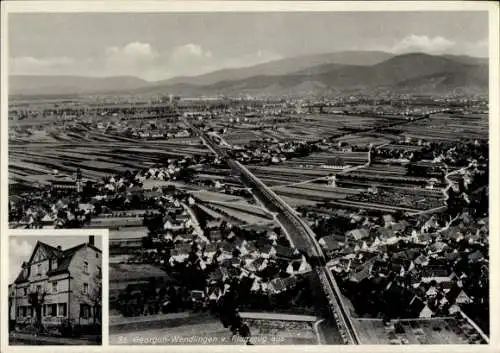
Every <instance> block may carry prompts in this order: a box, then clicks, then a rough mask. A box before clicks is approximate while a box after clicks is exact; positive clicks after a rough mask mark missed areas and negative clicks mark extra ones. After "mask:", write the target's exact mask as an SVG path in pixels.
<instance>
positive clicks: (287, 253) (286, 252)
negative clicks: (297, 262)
mask: <svg viewBox="0 0 500 353" xmlns="http://www.w3.org/2000/svg"><path fill="white" fill-rule="evenodd" d="M274 248H275V249H276V256H277V257H282V258H286V259H294V258H297V255H296V254H295V249H293V248H290V247H288V246H283V245H279V244H278V245H275V246H274Z"/></svg>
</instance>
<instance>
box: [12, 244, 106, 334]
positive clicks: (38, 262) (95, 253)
mask: <svg viewBox="0 0 500 353" xmlns="http://www.w3.org/2000/svg"><path fill="white" fill-rule="evenodd" d="M101 266H102V251H101V250H100V249H99V248H97V247H96V246H95V245H94V236H90V237H89V240H88V242H85V243H82V244H80V245H77V246H74V247H72V248H69V249H65V250H63V249H62V248H61V247H60V246H58V247H54V246H51V245H49V244H46V243H44V242H41V241H38V242H37V243H36V245H35V247H34V249H33V252H32V253H31V256H30V258H29V259H28V260H27V261H25V262H23V265H22V268H21V270H20V272H19V275H18V276H17V278H16V279H15V281H14V283H13V284H12V286H11V288H12V290H13V291H15V320H16V321H17V322H19V321H25V320H26V319H28V318H31V319H34V318H35V317H36V315H37V311H38V310H37V309H39V310H40V315H41V321H42V324H44V325H46V326H51V325H59V324H60V323H61V322H62V321H63V320H67V319H70V320H73V321H74V322H75V323H79V324H80V325H90V324H93V323H94V322H96V323H99V324H100V322H101V305H100V303H101V302H102V267H101ZM32 296H36V297H37V298H38V300H39V301H40V305H41V307H38V308H36V307H34V305H32V302H33V301H32V300H30V299H31V297H32Z"/></svg>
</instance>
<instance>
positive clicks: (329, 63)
mask: <svg viewBox="0 0 500 353" xmlns="http://www.w3.org/2000/svg"><path fill="white" fill-rule="evenodd" d="M376 89H386V90H391V91H395V92H407V93H428V94H442V93H449V92H462V93H487V92H488V59H485V58H475V57H469V56H455V55H441V56H436V55H429V54H424V53H410V54H403V55H397V56H395V55H393V54H390V53H386V52H380V51H348V52H338V53H330V54H319V55H307V56H300V57H294V58H287V59H282V60H276V61H272V62H268V63H264V64H260V65H256V66H252V67H244V68H237V69H224V70H219V71H215V72H211V73H208V74H204V75H199V76H193V77H174V78H171V79H167V80H162V81H156V82H148V81H145V80H142V79H139V78H136V77H130V76H119V77H107V78H93V77H79V76H22V75H20V76H17V75H11V76H10V77H9V91H10V92H9V93H10V95H12V96H31V95H53V96H54V95H88V94H99V93H100V94H103V93H114V94H117V93H136V94H174V95H180V96H202V95H205V96H214V95H226V96H234V95H245V94H249V95H253V96H287V95H293V96H308V95H328V94H336V93H339V92H346V91H358V92H365V93H367V92H370V91H373V90H376Z"/></svg>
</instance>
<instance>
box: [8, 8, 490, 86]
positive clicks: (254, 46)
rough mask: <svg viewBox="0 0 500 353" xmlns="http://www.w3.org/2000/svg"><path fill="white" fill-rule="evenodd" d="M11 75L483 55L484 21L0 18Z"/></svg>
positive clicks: (285, 16) (465, 17)
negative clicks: (333, 57) (321, 58)
mask: <svg viewBox="0 0 500 353" xmlns="http://www.w3.org/2000/svg"><path fill="white" fill-rule="evenodd" d="M8 21H9V23H8V30H9V34H8V38H9V58H10V60H9V72H10V74H34V75H79V76H118V75H126V76H137V77H140V78H143V79H146V80H149V81H157V80H161V79H166V78H170V77H175V76H195V75H199V74H203V73H207V72H211V71H215V70H219V69H223V68H234V67H244V66H252V65H256V64H259V63H263V62H268V61H272V60H278V59H281V58H286V57H294V56H299V55H307V54H317V53H330V52H336V51H343V50H383V51H388V52H392V53H395V54H399V53H407V52H426V53H429V54H442V53H446V54H465V55H471V56H478V57H487V55H488V14H487V12H478V11H477V12H463V11H462V12H377V13H374V12H371V13H369V12H329V13H328V12H316V13H311V12H288V13H287V12H281V13H277V12H274V13H248V12H247V13H236V12H233V13H228V12H226V13H150V14H148V13H135V14H131V13H73V14H71V13H38V14H10V15H9V18H8Z"/></svg>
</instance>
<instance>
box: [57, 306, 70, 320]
mask: <svg viewBox="0 0 500 353" xmlns="http://www.w3.org/2000/svg"><path fill="white" fill-rule="evenodd" d="M57 307H58V309H59V314H58V315H59V316H63V317H66V315H68V312H67V305H66V303H59V304H58V305H57Z"/></svg>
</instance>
